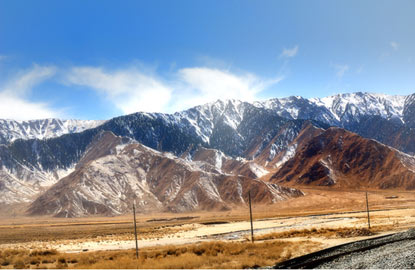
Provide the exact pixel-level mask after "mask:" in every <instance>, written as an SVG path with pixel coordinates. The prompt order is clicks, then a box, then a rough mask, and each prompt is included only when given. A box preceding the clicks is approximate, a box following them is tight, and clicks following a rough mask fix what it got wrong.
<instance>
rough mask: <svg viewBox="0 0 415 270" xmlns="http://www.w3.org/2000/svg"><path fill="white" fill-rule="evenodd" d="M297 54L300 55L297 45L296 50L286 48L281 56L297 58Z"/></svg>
mask: <svg viewBox="0 0 415 270" xmlns="http://www.w3.org/2000/svg"><path fill="white" fill-rule="evenodd" d="M297 53H298V45H295V46H294V48H291V49H286V48H284V49H283V50H282V53H281V54H280V57H286V58H291V57H294V56H296V55H297Z"/></svg>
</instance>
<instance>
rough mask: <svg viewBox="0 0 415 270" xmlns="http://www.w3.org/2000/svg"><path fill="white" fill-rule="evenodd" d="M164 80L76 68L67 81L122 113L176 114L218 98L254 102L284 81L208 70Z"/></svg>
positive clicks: (180, 73)
mask: <svg viewBox="0 0 415 270" xmlns="http://www.w3.org/2000/svg"><path fill="white" fill-rule="evenodd" d="M171 77H172V78H173V79H170V80H168V81H167V80H163V79H162V78H160V77H159V76H157V75H156V74H147V73H146V74H145V73H143V72H141V71H140V70H137V69H135V68H130V69H120V70H115V71H109V70H105V69H103V68H97V67H75V68H72V69H71V70H70V72H69V73H68V74H67V76H66V80H67V82H69V83H71V84H74V85H82V86H87V87H89V88H91V89H93V90H95V91H98V92H99V93H101V94H103V95H104V97H105V98H106V99H107V100H108V101H110V102H112V103H113V104H114V106H116V107H117V108H118V109H119V110H120V111H121V112H123V113H133V112H137V111H146V112H170V113H171V112H175V111H178V110H183V109H187V108H189V107H192V106H196V105H200V104H203V103H206V102H210V101H214V100H217V99H232V98H233V99H240V100H254V99H256V97H257V94H259V93H260V92H261V91H263V90H264V89H266V88H267V87H269V86H271V85H273V84H276V83H278V82H279V81H280V80H281V79H282V78H273V79H269V80H264V79H260V78H258V77H257V76H255V75H253V74H250V73H246V74H239V75H237V74H234V73H231V72H229V71H227V70H221V69H213V68H206V67H192V68H183V69H179V70H177V71H175V72H173V74H172V76H171Z"/></svg>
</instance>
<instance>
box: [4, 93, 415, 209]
mask: <svg viewBox="0 0 415 270" xmlns="http://www.w3.org/2000/svg"><path fill="white" fill-rule="evenodd" d="M414 113H415V94H413V95H408V96H388V95H383V94H371V93H360V92H359V93H352V94H339V95H335V96H331V97H326V98H311V99H306V98H302V97H288V98H280V99H270V100H266V101H261V102H253V103H248V102H242V101H238V100H226V101H222V100H218V101H216V102H212V103H207V104H204V105H200V106H196V107H194V108H191V109H188V110H185V111H182V112H177V113H174V114H162V113H135V114H131V115H126V116H120V117H116V118H113V119H110V120H107V121H78V122H77V121H73V120H69V121H62V120H57V119H47V120H33V121H28V122H15V121H11V120H0V140H1V141H0V142H1V144H0V194H1V195H2V196H0V204H8V205H12V204H14V203H21V202H23V203H26V204H30V205H29V206H28V211H27V213H28V214H32V215H36V214H47V215H56V216H63V217H73V216H83V215H90V214H104V215H117V214H122V213H125V212H128V211H129V207H128V206H129V205H130V204H131V202H132V201H134V200H136V201H138V202H139V204H140V205H141V208H140V210H141V211H143V212H148V211H176V212H177V211H193V210H213V209H215V210H218V209H219V210H220V209H230V208H232V207H234V206H238V205H243V204H244V203H245V202H246V198H247V193H248V192H250V193H251V195H252V196H253V198H254V200H256V201H257V202H258V203H259V202H260V203H275V202H277V201H278V200H283V199H288V198H292V197H297V196H302V195H303V193H302V192H301V187H302V186H304V185H307V186H310V185H311V186H313V185H324V186H330V187H333V188H336V187H337V188H341V187H347V188H356V189H358V188H362V187H365V188H380V189H384V188H401V189H413V188H414V187H415V184H414V183H413V182H414V181H415V175H414V174H413V171H415V161H414V158H413V154H414V153H415V114H414Z"/></svg>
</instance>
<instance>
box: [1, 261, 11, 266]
mask: <svg viewBox="0 0 415 270" xmlns="http://www.w3.org/2000/svg"><path fill="white" fill-rule="evenodd" d="M9 264H10V262H9V261H8V260H2V261H1V263H0V265H1V266H8V265H9Z"/></svg>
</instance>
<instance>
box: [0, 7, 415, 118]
mask: <svg viewBox="0 0 415 270" xmlns="http://www.w3.org/2000/svg"><path fill="white" fill-rule="evenodd" d="M414 10H415V2H414V1H399V0H398V1H379V0H376V1H352V0H348V1H340V0H338V1H330V0H327V1H313V0H304V1H295V0H294V1H293V0H290V1H265V0H264V1H231V0H227V1H220V0H218V1H213V0H210V1H193V0H189V1H179V0H178V1H169V0H165V1H157V0H156V1H154V0H152V1H138V0H137V1H102V0H101V1H98V0H97V1H76V0H75V1H74V0H72V1H42V0H40V1H20V0H10V1H6V0H0V118H11V119H19V120H22V119H37V118H49V117H60V118H78V119H108V118H111V117H114V116H117V115H122V114H127V113H132V112H136V111H160V112H174V111H178V110H183V109H186V108H188V107H191V106H195V105H197V104H201V103H205V102H209V101H213V100H216V99H218V98H237V99H242V100H247V101H251V100H261V99H266V98H273V97H285V96H290V95H300V96H304V97H324V96H328V95H332V94H336V93H344V92H356V91H368V92H378V93H386V94H410V93H413V92H415V87H414V86H415V27H414V26H415V16H413V11H414Z"/></svg>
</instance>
